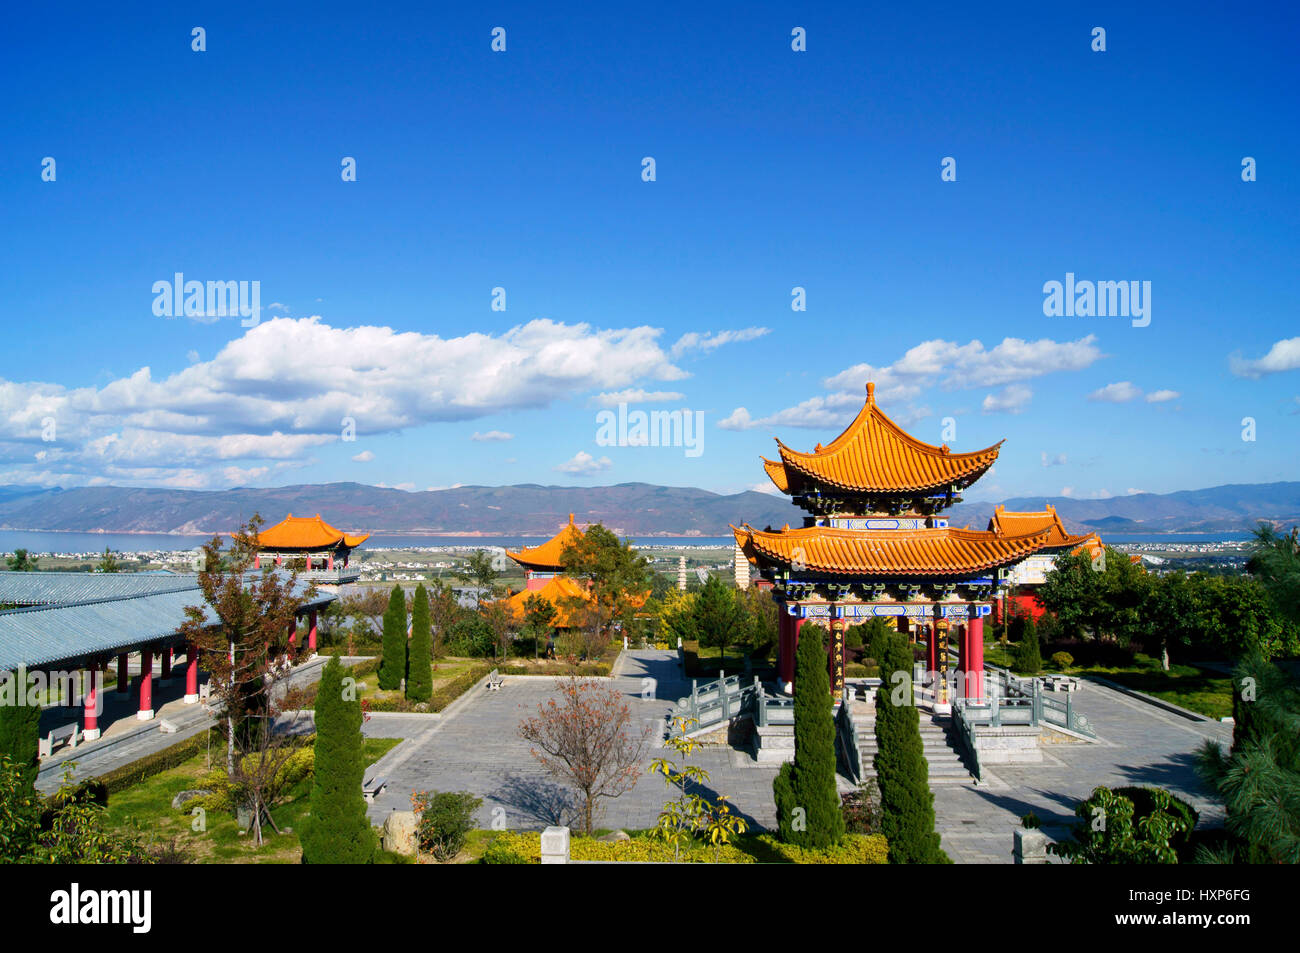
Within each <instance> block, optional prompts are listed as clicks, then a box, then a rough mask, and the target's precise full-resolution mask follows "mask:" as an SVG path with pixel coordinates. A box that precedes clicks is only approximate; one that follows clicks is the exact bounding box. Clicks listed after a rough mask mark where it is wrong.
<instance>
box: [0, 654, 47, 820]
mask: <svg viewBox="0 0 1300 953" xmlns="http://www.w3.org/2000/svg"><path fill="white" fill-rule="evenodd" d="M21 674H22V676H23V677H22V678H21V679H20V678H19V677H18V676H19V673H18V672H6V673H4V677H5V678H6V679H7V680H8V681H7V683H6V684H5V685H4V686H2V687H0V755H6V756H8V758H9V760H10V761H12V762H13V763H14V764H15V765H17V766H18V767H19V768H20V769H21V770H22V776H23V781H24V783H25V784H26V785H27V787H28V788H29V789H30V790H31V792H32V793H33V794H34V793H35V791H36V775H37V774H38V773H40V769H41V763H40V759H39V758H38V757H37V752H38V751H39V742H40V731H41V729H40V725H41V706H40V705H28V704H27V684H26V682H27V673H26V671H23V672H22V673H21Z"/></svg>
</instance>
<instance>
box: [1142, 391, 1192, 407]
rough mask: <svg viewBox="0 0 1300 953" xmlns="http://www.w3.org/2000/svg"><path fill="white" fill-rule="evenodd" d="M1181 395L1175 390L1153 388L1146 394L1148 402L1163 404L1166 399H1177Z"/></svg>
mask: <svg viewBox="0 0 1300 953" xmlns="http://www.w3.org/2000/svg"><path fill="white" fill-rule="evenodd" d="M1182 396H1183V395H1182V394H1180V393H1179V392H1178V391H1176V390H1153V391H1152V392H1151V393H1149V394H1147V403H1148V404H1163V403H1164V402H1165V401H1167V400H1177V399H1178V398H1179V397H1182Z"/></svg>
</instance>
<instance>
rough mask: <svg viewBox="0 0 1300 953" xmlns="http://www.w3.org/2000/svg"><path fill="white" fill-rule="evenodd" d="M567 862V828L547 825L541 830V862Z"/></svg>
mask: <svg viewBox="0 0 1300 953" xmlns="http://www.w3.org/2000/svg"><path fill="white" fill-rule="evenodd" d="M568 862H569V829H568V828H567V827H548V828H546V830H544V831H542V863H544V864H567V863H568Z"/></svg>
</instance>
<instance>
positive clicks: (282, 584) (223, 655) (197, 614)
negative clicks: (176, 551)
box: [181, 514, 316, 844]
mask: <svg viewBox="0 0 1300 953" xmlns="http://www.w3.org/2000/svg"><path fill="white" fill-rule="evenodd" d="M262 522H263V521H262V518H261V517H260V516H258V515H256V514H255V515H254V516H253V517H252V519H250V520H249V521H248V522H247V523H246V524H244V525H243V526H241V527H240V528H239V529H238V530H236V531H235V532H234V533H233V534H232V539H231V545H230V548H229V549H228V550H224V551H223V547H222V540H221V538H220V537H219V536H214V537H213V538H212V539H211V540H209V541H208V543H207V544H206V545H205V546H204V547H203V550H204V556H205V561H204V569H203V571H202V572H200V573H199V589H200V590H201V591H202V593H203V598H204V603H205V605H202V606H188V607H186V609H185V614H186V621H185V623H184V624H183V625H182V626H181V632H182V634H183V635H185V637H186V639H187V640H188V641H189V642H190V643H191V644H192V645H194V646H196V647H197V648H198V651H199V654H200V658H201V659H202V660H203V667H204V668H205V669H206V670H207V671H208V672H209V674H210V676H211V682H210V686H211V698H212V703H213V706H214V707H215V708H217V709H218V710H220V711H221V712H222V714H224V715H225V724H224V728H225V733H226V774H227V776H228V777H229V779H230V782H231V784H232V786H234V788H235V789H236V791H237V792H238V799H239V800H240V801H241V802H242V803H243V805H244V806H246V807H248V809H249V810H250V811H251V813H252V817H253V821H252V824H253V834H254V840H255V842H256V843H258V844H261V843H262V823H263V821H270V807H271V805H272V803H273V802H274V800H275V797H276V795H277V792H278V787H279V785H280V783H281V781H282V779H283V772H282V771H281V770H280V769H281V768H282V767H283V766H284V763H285V762H286V761H287V760H288V758H289V757H290V756H291V755H292V754H293V751H294V750H295V741H294V739H293V736H292V733H289V732H284V731H280V732H277V731H275V730H274V723H275V719H276V717H277V716H278V715H279V714H280V712H281V703H282V701H283V696H284V692H283V691H282V690H281V689H280V685H279V683H280V682H282V681H283V680H284V679H285V678H286V677H287V676H288V674H289V672H290V670H291V666H290V664H289V662H290V661H291V657H292V655H293V654H294V653H295V651H297V650H298V649H299V648H300V647H299V646H297V645H295V644H291V643H290V641H289V637H290V633H291V632H292V631H293V629H292V627H293V626H295V625H296V622H295V620H296V618H297V615H298V613H299V611H301V609H302V607H303V605H304V604H306V603H307V602H308V601H309V600H311V599H312V598H314V597H315V594H316V588H315V586H314V585H313V586H309V587H300V586H299V585H298V574H297V573H296V572H293V571H289V572H285V571H282V570H274V569H272V568H271V567H269V566H267V567H263V568H262V569H261V571H260V572H257V571H252V572H250V570H252V567H253V563H254V559H255V557H256V555H257V550H258V542H257V539H258V533H259V531H260V530H261V527H262ZM214 617H215V619H214ZM271 823H272V826H274V822H273V821H272V822H271Z"/></svg>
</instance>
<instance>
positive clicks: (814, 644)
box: [772, 626, 844, 849]
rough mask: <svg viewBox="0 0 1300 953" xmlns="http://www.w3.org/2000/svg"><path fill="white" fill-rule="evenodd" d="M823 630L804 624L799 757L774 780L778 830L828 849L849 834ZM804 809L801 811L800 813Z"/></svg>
mask: <svg viewBox="0 0 1300 953" xmlns="http://www.w3.org/2000/svg"><path fill="white" fill-rule="evenodd" d="M824 635H825V632H824V630H822V629H820V628H815V627H812V626H805V627H804V628H803V631H802V632H800V634H799V645H798V647H797V649H796V650H795V679H794V763H793V764H786V765H783V766H782V768H781V773H780V774H778V775H777V777H776V780H775V781H773V784H772V791H773V795H774V797H775V799H776V808H777V822H778V825H779V827H778V833H779V836H780V838H781V839H782V840H783V841H786V842H787V843H791V844H797V845H798V846H800V847H808V848H813V849H824V848H827V847H832V846H834V845H835V844H838V843H839V842H840V839H841V838H842V837H843V836H844V815H843V814H842V813H841V811H840V797H839V792H838V791H837V789H836V787H835V720H834V717H833V716H832V714H831V708H832V701H831V683H830V675H829V673H828V672H827V664H826V643H825V642H824V641H823V637H824ZM800 809H802V814H799V813H796V812H797V811H799V810H800Z"/></svg>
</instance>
